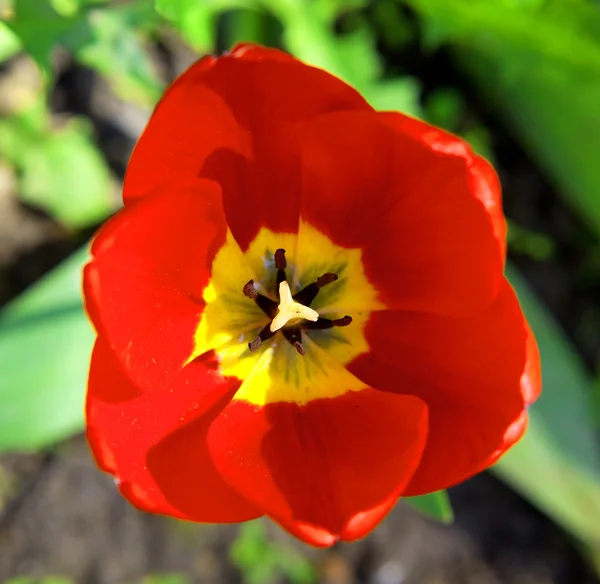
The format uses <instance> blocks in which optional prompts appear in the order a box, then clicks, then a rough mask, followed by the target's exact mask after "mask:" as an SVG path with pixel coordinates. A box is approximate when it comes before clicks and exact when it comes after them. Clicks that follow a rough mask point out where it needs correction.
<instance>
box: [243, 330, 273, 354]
mask: <svg viewBox="0 0 600 584" xmlns="http://www.w3.org/2000/svg"><path fill="white" fill-rule="evenodd" d="M272 336H273V333H272V332H271V329H270V328H269V325H267V326H265V327H264V328H263V329H262V330H261V331H260V333H258V336H257V337H256V338H255V339H254V340H253V341H252V342H251V343H248V349H250V351H251V352H254V351H256V350H257V349H258V348H259V347H260V346H261V345H262V342H263V341H266V340H267V339H270V338H271V337H272Z"/></svg>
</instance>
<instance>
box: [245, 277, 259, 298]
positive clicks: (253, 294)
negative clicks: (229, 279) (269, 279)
mask: <svg viewBox="0 0 600 584" xmlns="http://www.w3.org/2000/svg"><path fill="white" fill-rule="evenodd" d="M242 292H243V293H244V296H247V297H248V298H250V300H256V299H257V298H258V292H257V291H256V288H255V287H254V280H250V281H249V282H248V283H247V284H246V285H245V286H244V289H243V290H242Z"/></svg>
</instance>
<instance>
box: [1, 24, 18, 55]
mask: <svg viewBox="0 0 600 584" xmlns="http://www.w3.org/2000/svg"><path fill="white" fill-rule="evenodd" d="M20 50H21V41H20V40H19V37H18V36H17V35H16V34H15V33H14V32H13V31H12V30H11V29H10V28H9V27H8V26H7V25H6V24H5V23H4V22H0V63H3V62H4V61H6V60H7V59H10V57H12V56H13V55H16V54H17V53H18V52H19V51H20Z"/></svg>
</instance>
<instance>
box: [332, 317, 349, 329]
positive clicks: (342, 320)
mask: <svg viewBox="0 0 600 584" xmlns="http://www.w3.org/2000/svg"><path fill="white" fill-rule="evenodd" d="M331 322H332V324H333V326H348V325H349V324H351V323H352V317H351V316H348V315H346V316H343V317H342V318H336V319H335V320H332V321H331Z"/></svg>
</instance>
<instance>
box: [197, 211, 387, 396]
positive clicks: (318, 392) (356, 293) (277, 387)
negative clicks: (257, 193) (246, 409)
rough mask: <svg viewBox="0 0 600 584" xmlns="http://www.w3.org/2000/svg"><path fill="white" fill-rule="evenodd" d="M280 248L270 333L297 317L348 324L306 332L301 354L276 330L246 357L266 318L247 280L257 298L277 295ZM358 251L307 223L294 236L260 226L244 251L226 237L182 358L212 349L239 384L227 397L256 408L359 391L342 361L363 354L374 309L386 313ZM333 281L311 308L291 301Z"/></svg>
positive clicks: (223, 370) (225, 372) (359, 384)
mask: <svg viewBox="0 0 600 584" xmlns="http://www.w3.org/2000/svg"><path fill="white" fill-rule="evenodd" d="M279 248H284V249H286V250H287V253H286V258H287V268H286V273H287V280H288V281H287V282H281V283H280V284H279V306H278V312H277V314H276V316H275V318H274V319H273V320H272V321H271V324H270V329H271V332H275V331H278V330H280V329H281V328H282V327H285V326H291V325H293V324H296V323H297V322H299V321H301V320H308V321H313V322H314V321H316V320H318V318H319V316H321V317H325V318H329V319H337V318H341V317H343V316H345V315H346V314H350V315H352V324H350V325H349V326H347V327H342V328H330V329H325V330H311V331H308V332H307V334H304V335H303V337H302V342H303V345H304V347H305V349H306V354H305V355H304V356H301V355H299V354H298V352H297V351H296V349H295V348H294V347H293V346H292V345H291V344H290V343H289V342H288V341H287V340H286V339H285V338H284V336H283V335H282V334H281V333H276V334H275V335H274V336H273V337H272V338H270V339H268V340H266V341H265V342H264V343H262V345H261V346H260V347H259V348H258V350H256V351H254V352H251V351H250V350H249V349H248V343H249V342H251V341H252V340H254V339H255V338H256V336H257V335H258V333H259V332H260V331H261V330H262V329H263V328H264V327H265V326H266V325H268V324H269V320H270V319H269V317H268V316H267V315H266V314H265V313H264V312H263V311H262V310H261V309H260V308H259V307H258V306H257V305H256V304H255V303H254V302H253V301H252V300H250V299H249V298H247V297H246V296H244V295H243V294H242V289H243V287H244V284H246V282H248V281H250V280H253V281H254V285H255V288H256V290H257V291H258V292H259V293H261V294H263V295H264V296H267V297H270V298H271V299H273V300H275V299H276V298H277V294H276V292H277V281H276V274H277V270H276V268H275V264H274V253H275V250H277V249H279ZM361 255H362V252H361V250H360V249H346V248H343V247H341V246H338V245H336V244H334V243H333V242H332V241H331V240H330V239H329V238H328V237H326V236H325V235H323V234H322V233H320V232H319V231H317V230H316V229H315V228H314V227H312V226H311V225H309V224H308V223H305V222H301V223H300V226H299V229H298V233H297V234H292V233H273V232H272V231H270V230H268V229H266V228H263V229H261V231H260V232H259V233H258V235H257V236H256V238H255V239H254V241H253V242H252V243H251V244H250V246H249V248H248V249H247V250H246V252H242V250H241V249H240V248H239V246H238V245H237V243H236V242H235V240H234V238H233V236H232V235H231V233H228V234H227V239H226V242H225V244H224V245H223V247H222V248H221V249H220V250H219V251H218V253H217V255H216V256H215V259H214V261H213V265H212V279H211V281H210V283H209V284H208V286H207V287H206V288H205V290H204V293H203V299H204V301H205V302H206V306H205V309H204V312H203V314H202V316H201V319H200V323H199V325H198V329H197V331H196V335H195V339H194V340H195V346H194V351H193V354H192V355H191V356H190V359H189V360H192V359H194V358H195V357H197V356H199V355H201V354H203V353H205V352H207V351H210V350H214V351H215V353H216V355H217V358H218V361H219V368H220V373H221V374H222V375H225V376H235V377H238V378H239V379H241V380H242V385H241V387H240V388H239V390H238V392H237V393H236V395H235V397H234V399H240V400H245V401H248V402H250V403H253V404H255V405H257V406H262V405H265V404H266V403H273V402H282V401H283V402H296V403H298V404H299V405H303V404H306V403H307V402H308V401H311V400H314V399H319V398H324V397H337V396H340V395H343V394H344V393H346V392H347V391H359V390H361V389H364V388H365V386H364V384H363V383H362V382H361V381H359V380H358V379H356V378H355V377H354V376H353V375H351V374H350V373H349V372H348V371H347V370H346V368H345V367H344V365H345V364H347V363H349V362H350V361H351V360H352V359H354V358H355V357H357V356H358V355H360V354H361V353H363V352H366V351H367V350H368V345H367V343H366V340H365V337H364V332H363V331H364V327H365V324H366V322H367V321H368V319H369V315H370V313H371V312H372V311H374V310H382V309H385V305H384V304H383V303H382V302H381V301H380V300H379V299H378V297H377V293H376V290H375V288H374V287H373V286H372V285H371V283H370V282H369V281H368V279H367V277H366V275H365V273H364V269H363V264H362V257H361ZM328 272H331V273H334V274H337V276H338V280H337V281H335V282H332V283H331V284H328V285H327V286H325V287H323V288H322V289H320V290H319V293H318V294H317V296H316V298H315V299H314V301H313V302H312V303H311V307H308V306H304V305H302V304H300V303H298V302H295V301H294V299H293V295H294V294H295V293H297V292H298V291H299V290H301V289H302V288H304V287H305V286H307V285H309V284H311V283H312V282H315V281H316V280H317V278H318V277H319V276H321V275H323V274H325V273H328Z"/></svg>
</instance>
